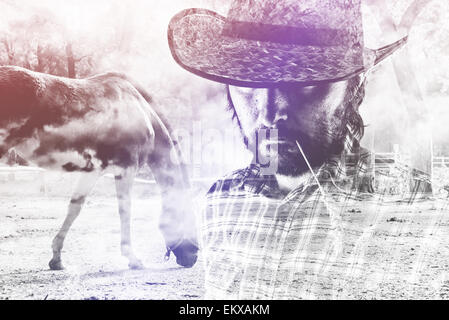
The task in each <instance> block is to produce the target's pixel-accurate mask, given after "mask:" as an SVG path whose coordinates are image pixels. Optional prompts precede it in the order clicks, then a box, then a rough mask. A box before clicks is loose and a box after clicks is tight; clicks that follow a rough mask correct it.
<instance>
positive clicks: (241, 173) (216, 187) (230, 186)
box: [207, 167, 257, 195]
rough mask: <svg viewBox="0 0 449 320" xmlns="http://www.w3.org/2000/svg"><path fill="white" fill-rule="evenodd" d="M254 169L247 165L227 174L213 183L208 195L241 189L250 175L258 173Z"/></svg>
mask: <svg viewBox="0 0 449 320" xmlns="http://www.w3.org/2000/svg"><path fill="white" fill-rule="evenodd" d="M253 171H254V169H252V168H251V167H247V168H244V169H238V170H235V171H232V172H230V173H228V174H226V175H225V176H223V177H221V178H219V179H218V180H217V181H215V182H214V183H213V185H212V186H211V187H210V189H209V191H208V192H207V195H212V194H216V193H229V192H233V191H237V190H241V189H242V187H243V184H244V182H245V181H246V179H248V177H250V176H254V175H257V173H255V172H253Z"/></svg>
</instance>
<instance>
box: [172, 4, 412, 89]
mask: <svg viewBox="0 0 449 320" xmlns="http://www.w3.org/2000/svg"><path fill="white" fill-rule="evenodd" d="M360 2H361V0H234V1H233V2H232V5H231V8H230V10H229V12H228V16H227V17H223V16H221V15H219V14H217V13H215V12H213V11H210V10H206V9H186V10H183V11H181V12H180V13H178V14H177V15H175V16H174V17H173V18H172V20H171V21H170V24H169V27H168V41H169V46H170V50H171V53H172V55H173V57H174V59H175V60H176V62H177V63H178V64H179V65H181V66H182V67H183V68H184V69H186V70H188V71H190V72H192V73H194V74H196V75H199V76H201V77H204V78H206V79H210V80H213V81H217V82H221V83H225V84H231V85H236V86H243V87H269V86H272V85H278V84H298V85H304V86H308V85H316V84H319V83H327V82H335V81H340V80H345V79H349V78H351V77H353V76H355V75H358V74H360V73H362V72H364V71H366V70H368V69H370V68H372V67H373V66H374V65H376V64H378V63H379V62H380V61H382V60H383V59H385V58H386V57H388V56H389V55H391V54H392V53H393V52H394V51H396V50H397V49H398V48H400V47H402V46H403V45H404V44H405V42H406V41H407V37H404V38H402V39H400V40H398V41H396V42H394V43H392V44H390V45H387V46H385V47H382V48H379V49H377V50H372V49H368V48H365V46H364V39H363V26H362V13H361V3H360Z"/></svg>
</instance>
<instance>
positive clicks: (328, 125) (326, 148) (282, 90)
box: [229, 81, 348, 175]
mask: <svg viewBox="0 0 449 320" xmlns="http://www.w3.org/2000/svg"><path fill="white" fill-rule="evenodd" d="M229 93H230V98H231V100H232V103H233V105H234V108H235V112H236V114H237V117H238V119H239V121H240V125H241V128H242V131H243V134H244V135H245V136H246V138H247V139H248V145H249V147H250V150H258V152H259V154H260V155H262V156H264V157H267V156H269V155H270V156H271V157H272V156H273V154H272V153H271V154H270V149H271V150H273V149H272V148H270V147H272V146H275V144H277V147H278V154H279V158H278V173H280V174H286V175H296V174H300V173H302V172H304V171H305V170H307V167H306V163H305V161H304V160H303V158H302V156H301V153H300V152H299V149H298V147H297V145H296V141H297V142H298V143H299V144H300V145H301V147H302V148H303V150H304V152H305V154H306V157H307V158H308V160H309V161H310V163H311V164H312V165H313V166H315V165H320V164H322V162H324V161H325V160H326V159H327V158H328V156H330V155H332V154H336V153H339V152H341V151H342V149H343V141H342V132H343V131H342V128H343V122H344V119H343V118H344V111H345V106H344V105H345V103H344V101H345V100H347V95H348V81H340V82H334V83H329V84H323V85H319V86H309V87H297V86H284V87H275V88H260V89H259V88H257V89H256V88H243V87H235V86H229ZM260 129H277V133H278V141H272V140H269V139H268V140H267V139H265V140H264V141H262V142H261V141H260V140H261V139H260V138H259V143H258V145H256V144H257V142H256V138H255V137H256V135H255V132H257V131H258V130H260ZM270 135H271V134H270ZM271 136H272V135H271ZM256 147H257V148H258V149H255V148H256ZM271 159H273V158H271Z"/></svg>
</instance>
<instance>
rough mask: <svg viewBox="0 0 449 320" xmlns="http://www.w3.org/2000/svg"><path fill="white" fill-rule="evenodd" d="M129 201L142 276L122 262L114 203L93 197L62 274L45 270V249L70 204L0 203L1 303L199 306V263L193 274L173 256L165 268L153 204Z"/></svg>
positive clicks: (67, 249)
mask: <svg viewBox="0 0 449 320" xmlns="http://www.w3.org/2000/svg"><path fill="white" fill-rule="evenodd" d="M133 200H134V203H133V212H132V214H133V241H134V244H133V245H134V248H135V251H136V254H137V255H138V257H139V258H140V259H142V262H143V263H144V264H145V267H146V269H144V270H129V269H128V266H127V260H126V259H124V258H122V257H121V255H120V224H119V217H118V212H117V204H116V200H115V199H114V198H112V197H95V196H93V197H90V199H89V200H88V201H87V204H86V206H85V207H84V208H83V211H82V212H81V215H80V217H79V218H78V220H76V221H75V223H74V225H73V228H72V229H71V230H70V232H69V234H68V236H67V238H66V242H65V246H64V250H63V263H64V266H65V267H66V270H64V271H51V270H49V267H48V261H49V260H50V258H51V242H52V238H53V237H54V235H55V234H56V232H57V231H58V229H59V227H60V225H61V223H62V221H63V219H64V216H65V212H66V208H67V204H68V197H60V198H54V197H27V198H26V199H24V198H23V197H7V198H6V197H2V198H0V221H1V222H0V300H1V299H201V298H202V296H203V272H202V263H201V257H200V259H199V261H198V262H197V264H196V265H195V266H194V267H193V268H191V269H185V268H182V267H179V266H178V265H177V264H176V262H175V259H174V256H172V257H171V259H170V260H169V261H168V262H165V261H164V254H165V247H164V241H163V237H162V235H161V234H160V232H159V231H158V228H157V218H158V215H159V200H158V199H157V197H153V199H149V200H141V199H133Z"/></svg>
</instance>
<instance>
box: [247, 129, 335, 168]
mask: <svg viewBox="0 0 449 320" xmlns="http://www.w3.org/2000/svg"><path fill="white" fill-rule="evenodd" d="M265 130H266V129H265ZM271 130H273V129H271ZM271 130H268V132H270V131H271ZM259 136H260V131H259ZM270 136H271V133H270ZM327 139H328V140H327V141H326V139H325V138H324V135H323V136H320V137H318V138H315V139H312V138H310V136H309V135H306V134H304V133H302V132H300V131H299V130H298V131H295V132H291V131H289V134H286V132H285V131H284V130H282V128H281V129H278V139H277V142H276V141H271V140H270V139H265V137H263V138H262V139H261V138H260V137H259V141H258V145H257V148H255V146H254V145H253V146H250V145H248V148H249V149H250V150H252V151H253V153H254V151H256V150H257V155H258V156H257V160H258V161H257V162H258V163H259V164H260V165H264V164H266V162H267V160H268V161H270V162H271V161H277V172H276V174H282V175H287V176H299V175H301V174H303V173H304V172H307V171H309V167H308V165H307V162H306V160H305V159H304V156H303V155H302V154H301V152H300V149H299V147H298V146H297V144H296V143H299V145H300V146H301V148H302V150H303V152H304V154H305V156H306V158H307V161H308V162H309V164H310V166H311V167H312V168H317V167H319V166H321V165H322V164H323V163H325V162H326V160H328V159H329V158H330V157H331V156H333V155H336V154H340V153H341V152H342V151H343V149H344V137H343V135H342V134H341V133H339V134H336V135H335V136H331V137H330V138H327ZM254 140H255V139H254ZM254 140H253V141H254ZM264 140H265V141H264ZM267 140H269V141H268V142H266V141H267ZM274 147H277V152H273V149H275V148H274ZM270 149H271V151H270ZM261 155H262V157H261ZM254 157H256V154H254ZM261 158H262V159H264V160H263V161H261Z"/></svg>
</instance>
